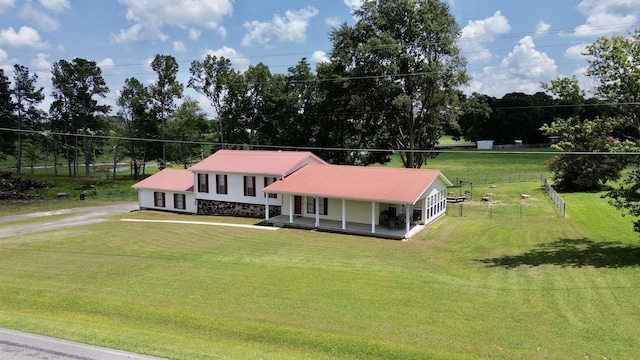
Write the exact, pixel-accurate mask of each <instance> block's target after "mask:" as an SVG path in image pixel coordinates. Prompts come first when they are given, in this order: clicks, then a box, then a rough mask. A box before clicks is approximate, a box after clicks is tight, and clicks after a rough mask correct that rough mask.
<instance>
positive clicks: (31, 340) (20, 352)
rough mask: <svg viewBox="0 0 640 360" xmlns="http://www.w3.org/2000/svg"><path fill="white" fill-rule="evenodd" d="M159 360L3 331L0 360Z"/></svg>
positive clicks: (0, 334)
mask: <svg viewBox="0 0 640 360" xmlns="http://www.w3.org/2000/svg"><path fill="white" fill-rule="evenodd" d="M33 359H48V360H69V359H73V360H125V359H131V360H154V359H155V360H158V359H161V358H157V357H151V356H145V355H140V354H134V353H129V352H125V351H120V350H112V349H107V348H102V347H98V346H93V345H86V344H81V343H77V342H73V341H67V340H61V339H56V338H52V337H48V336H42V335H35V334H29V333H25V332H21V331H15V330H8V329H0V360H33Z"/></svg>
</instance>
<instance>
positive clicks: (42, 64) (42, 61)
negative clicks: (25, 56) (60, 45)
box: [32, 53, 51, 70]
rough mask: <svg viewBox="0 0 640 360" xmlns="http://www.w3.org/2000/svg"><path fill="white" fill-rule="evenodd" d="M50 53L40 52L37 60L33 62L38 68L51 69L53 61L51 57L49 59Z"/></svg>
mask: <svg viewBox="0 0 640 360" xmlns="http://www.w3.org/2000/svg"><path fill="white" fill-rule="evenodd" d="M49 56H50V55H49V54H43V53H38V54H36V58H35V60H33V62H32V64H33V67H34V68H35V69H36V70H51V63H50V62H49V59H47V58H48V57H49Z"/></svg>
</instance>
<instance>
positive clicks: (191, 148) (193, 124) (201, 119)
mask: <svg viewBox="0 0 640 360" xmlns="http://www.w3.org/2000/svg"><path fill="white" fill-rule="evenodd" d="M167 133H168V134H170V135H169V137H170V139H171V140H174V142H173V143H172V144H171V146H170V147H169V154H170V156H171V159H173V160H175V161H179V162H180V163H181V164H182V166H183V167H184V168H185V169H186V168H187V167H188V166H189V165H190V164H191V163H192V161H193V159H194V158H201V155H202V154H203V150H202V144H201V142H202V141H204V136H205V135H206V134H208V133H210V129H209V124H208V123H207V117H206V114H205V113H204V111H202V108H200V104H198V102H197V101H196V100H194V99H191V98H189V97H187V98H185V100H184V102H182V104H180V106H178V108H177V109H176V111H174V112H173V113H172V114H171V115H169V117H168V118H167Z"/></svg>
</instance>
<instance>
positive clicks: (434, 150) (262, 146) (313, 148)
mask: <svg viewBox="0 0 640 360" xmlns="http://www.w3.org/2000/svg"><path fill="white" fill-rule="evenodd" d="M0 131H11V132H24V133H30V134H38V135H42V136H48V135H58V136H71V137H83V138H84V137H86V138H91V139H109V140H126V141H146V142H164V143H178V144H180V143H181V144H192V145H210V146H222V144H221V143H216V142H208V141H183V140H170V139H153V138H137V137H126V136H113V135H92V134H87V135H85V134H76V133H63V132H55V131H37V130H25V129H22V130H20V129H13V128H0ZM224 146H228V147H238V148H242V147H254V148H260V149H276V150H304V151H346V152H377V153H422V154H438V153H453V154H477V155H482V154H485V155H486V154H493V155H496V154H507V155H589V156H591V155H596V156H640V152H631V151H626V152H600V151H534V152H530V151H498V150H481V151H478V150H461V149H458V150H449V149H444V148H432V149H414V150H411V149H376V148H345V147H322V146H294V145H268V144H245V143H225V144H224ZM443 146H446V145H443Z"/></svg>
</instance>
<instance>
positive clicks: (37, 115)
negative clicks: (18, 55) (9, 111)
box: [11, 64, 44, 175]
mask: <svg viewBox="0 0 640 360" xmlns="http://www.w3.org/2000/svg"><path fill="white" fill-rule="evenodd" d="M13 72H14V77H13V87H12V88H11V94H12V95H13V98H14V104H15V115H16V119H17V122H18V151H17V154H16V160H17V162H18V163H17V174H18V175H20V173H21V171H22V151H23V139H24V138H25V136H24V135H23V134H22V130H24V129H26V130H39V129H37V126H38V124H39V123H40V120H41V119H42V118H43V115H42V111H41V110H40V109H38V107H37V106H38V104H40V103H41V102H42V101H43V100H44V94H43V91H44V88H43V87H40V88H38V87H36V82H37V81H38V75H37V74H32V73H30V72H29V68H27V67H26V66H23V65H17V64H16V65H14V66H13ZM30 146H31V149H32V151H31V154H32V157H33V155H35V154H37V151H34V150H33V148H34V144H30Z"/></svg>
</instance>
